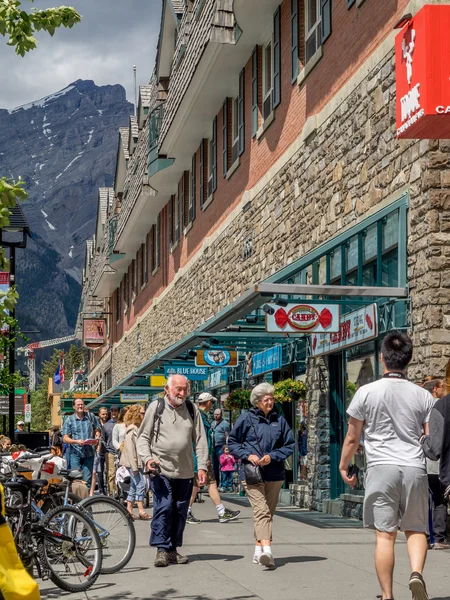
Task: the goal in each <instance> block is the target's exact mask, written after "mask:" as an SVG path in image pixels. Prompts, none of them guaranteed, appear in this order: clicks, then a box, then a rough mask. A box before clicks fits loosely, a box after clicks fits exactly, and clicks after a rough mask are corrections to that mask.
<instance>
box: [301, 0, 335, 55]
mask: <svg viewBox="0 0 450 600" xmlns="http://www.w3.org/2000/svg"><path fill="white" fill-rule="evenodd" d="M330 35H331V0H305V63H307V62H309V61H310V60H311V58H312V57H313V56H314V55H315V53H316V52H317V50H318V49H319V47H320V46H321V45H322V44H324V42H325V41H326V40H327V39H328V38H329V37H330Z"/></svg>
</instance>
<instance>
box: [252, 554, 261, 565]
mask: <svg viewBox="0 0 450 600" xmlns="http://www.w3.org/2000/svg"><path fill="white" fill-rule="evenodd" d="M260 556H261V554H254V555H253V564H254V565H259V564H261V563H260V562H259V557H260Z"/></svg>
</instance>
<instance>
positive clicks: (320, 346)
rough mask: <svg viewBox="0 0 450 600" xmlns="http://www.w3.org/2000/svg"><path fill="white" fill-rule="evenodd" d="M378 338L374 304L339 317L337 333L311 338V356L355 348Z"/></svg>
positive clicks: (376, 313) (376, 312) (376, 314)
mask: <svg viewBox="0 0 450 600" xmlns="http://www.w3.org/2000/svg"><path fill="white" fill-rule="evenodd" d="M377 336H378V311H377V305H376V304H370V305H369V306H365V307H364V308H360V309H358V310H354V311H353V312H349V313H347V314H346V315H342V317H341V327H340V330H339V332H338V333H326V334H324V335H313V336H311V356H321V355H322V354H329V353H330V352H337V351H338V350H343V349H344V348H349V347H350V346H356V345H357V344H361V343H363V342H367V341H368V340H372V339H373V338H376V337H377Z"/></svg>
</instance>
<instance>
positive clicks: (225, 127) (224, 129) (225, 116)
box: [222, 98, 234, 177]
mask: <svg viewBox="0 0 450 600" xmlns="http://www.w3.org/2000/svg"><path fill="white" fill-rule="evenodd" d="M228 108H229V101H228V98H227V99H226V100H225V102H224V103H223V106H222V167H223V176H224V177H226V176H227V172H228V144H229V137H230V135H229V131H228ZM233 162H234V161H233V160H232V161H231V163H232V164H233Z"/></svg>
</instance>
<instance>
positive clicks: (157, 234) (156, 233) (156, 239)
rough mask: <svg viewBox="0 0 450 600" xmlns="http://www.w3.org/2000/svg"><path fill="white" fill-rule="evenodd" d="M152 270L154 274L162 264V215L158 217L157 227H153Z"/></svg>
mask: <svg viewBox="0 0 450 600" xmlns="http://www.w3.org/2000/svg"><path fill="white" fill-rule="evenodd" d="M151 246H152V248H151V268H152V273H154V272H155V271H156V270H157V269H158V267H159V265H160V262H161V215H160V214H159V215H158V218H157V220H156V225H152V231H151Z"/></svg>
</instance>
